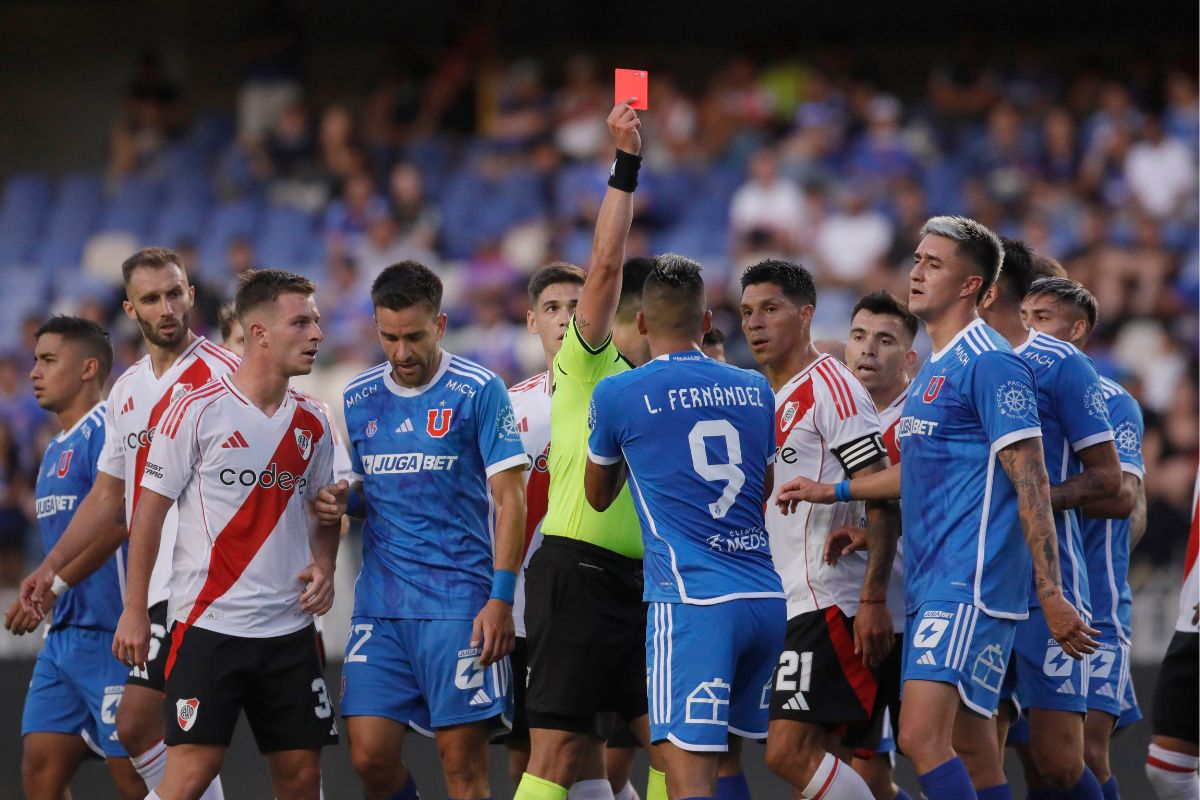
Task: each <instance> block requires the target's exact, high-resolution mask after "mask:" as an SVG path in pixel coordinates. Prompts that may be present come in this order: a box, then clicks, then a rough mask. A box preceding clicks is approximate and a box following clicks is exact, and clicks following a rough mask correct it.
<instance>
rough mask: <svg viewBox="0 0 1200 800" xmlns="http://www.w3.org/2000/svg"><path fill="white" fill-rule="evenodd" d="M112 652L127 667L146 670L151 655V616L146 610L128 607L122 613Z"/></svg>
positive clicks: (114, 635) (114, 636)
mask: <svg viewBox="0 0 1200 800" xmlns="http://www.w3.org/2000/svg"><path fill="white" fill-rule="evenodd" d="M112 651H113V655H114V656H116V657H117V660H118V661H120V662H122V663H123V664H124V665H125V666H127V667H142V668H143V669H144V668H145V666H146V658H147V657H148V656H149V655H150V615H149V614H147V613H146V610H145V609H133V608H129V607H126V608H125V610H124V611H122V612H121V619H120V620H119V621H118V622H117V632H116V633H115V634H113V645H112Z"/></svg>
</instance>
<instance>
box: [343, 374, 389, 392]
mask: <svg viewBox="0 0 1200 800" xmlns="http://www.w3.org/2000/svg"><path fill="white" fill-rule="evenodd" d="M383 372H384V370H383V368H382V367H379V368H377V369H375V370H372V371H369V372H364V373H362V374H360V375H359V376H358V377H356V378H355V379H354V380H352V381H351V382H350V383H348V384H346V388H345V389H343V390H342V395H343V396H344V395H347V394H350V393H351V392H353V391H354V390H355V389H358V388H361V387H363V386H365V385H366V384H368V383H371V382H372V381H377V380H379V379H380V378H382V377H383Z"/></svg>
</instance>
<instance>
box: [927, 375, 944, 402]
mask: <svg viewBox="0 0 1200 800" xmlns="http://www.w3.org/2000/svg"><path fill="white" fill-rule="evenodd" d="M945 382H946V376H945V375H934V376H933V377H932V378H930V379H929V385H928V386H926V387H925V395H924V396H923V397H922V398H921V399H922V400H924V401H925V402H926V403H932V402H933V401H934V400H936V399H937V396H938V392H940V391H942V384H944V383H945Z"/></svg>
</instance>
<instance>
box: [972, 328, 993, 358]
mask: <svg viewBox="0 0 1200 800" xmlns="http://www.w3.org/2000/svg"><path fill="white" fill-rule="evenodd" d="M967 336H969V337H971V338H972V339H973V340H974V341H975V344H976V345H977V346H978V347H979V353H980V355H982V354H983V353H986V352H988V351H989V350H995V349H996V343H995V342H993V341H992V340H991V339H990V338H989V337H988V335H987V334H986V333H984V332H983V329H982V328H972V329H971V330H969V331H967Z"/></svg>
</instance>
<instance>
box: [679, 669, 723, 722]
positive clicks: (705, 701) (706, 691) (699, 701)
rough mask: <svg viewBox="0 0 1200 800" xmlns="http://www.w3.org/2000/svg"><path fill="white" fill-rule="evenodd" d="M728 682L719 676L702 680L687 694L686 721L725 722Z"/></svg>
mask: <svg viewBox="0 0 1200 800" xmlns="http://www.w3.org/2000/svg"><path fill="white" fill-rule="evenodd" d="M729 688H730V687H729V684H728V683H726V682H725V681H723V680H721V679H720V678H713V679H712V680H711V681H704V682H703V683H701V684H699V685H698V686H697V687H696V688H695V689H693V690H692V693H691V694H689V695H688V696H687V718H686V721H687V722H689V723H692V724H696V725H724V724H726V721H727V717H728V708H729Z"/></svg>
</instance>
